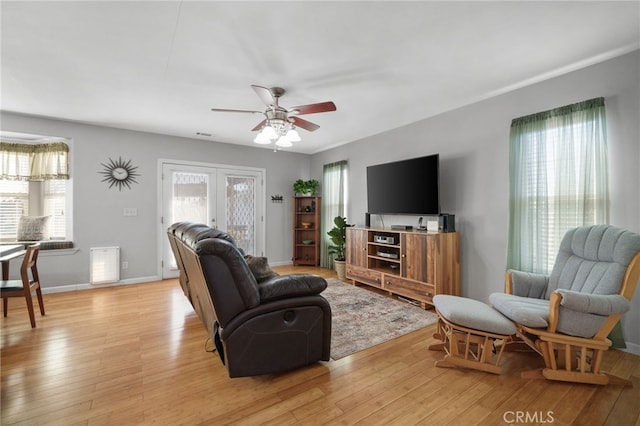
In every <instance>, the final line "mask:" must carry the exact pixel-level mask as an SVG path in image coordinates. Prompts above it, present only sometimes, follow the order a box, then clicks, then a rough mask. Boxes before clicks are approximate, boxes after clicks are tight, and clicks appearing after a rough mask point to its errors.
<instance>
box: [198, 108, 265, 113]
mask: <svg viewBox="0 0 640 426" xmlns="http://www.w3.org/2000/svg"><path fill="white" fill-rule="evenodd" d="M211 111H214V112H248V113H251V114H264V111H249V110H248V109H228V108H211Z"/></svg>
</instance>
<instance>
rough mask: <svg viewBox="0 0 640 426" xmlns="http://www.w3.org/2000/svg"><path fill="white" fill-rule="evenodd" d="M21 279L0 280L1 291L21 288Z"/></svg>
mask: <svg viewBox="0 0 640 426" xmlns="http://www.w3.org/2000/svg"><path fill="white" fill-rule="evenodd" d="M22 289H23V287H22V280H2V281H0V290H1V291H19V290H22Z"/></svg>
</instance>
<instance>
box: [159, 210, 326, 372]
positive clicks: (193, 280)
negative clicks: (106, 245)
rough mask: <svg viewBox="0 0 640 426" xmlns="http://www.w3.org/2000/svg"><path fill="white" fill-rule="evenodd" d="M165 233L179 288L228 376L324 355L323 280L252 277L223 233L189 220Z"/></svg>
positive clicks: (275, 368) (303, 362) (311, 360)
mask: <svg viewBox="0 0 640 426" xmlns="http://www.w3.org/2000/svg"><path fill="white" fill-rule="evenodd" d="M167 234H168V237H169V242H170V244H171V249H172V251H173V254H174V256H175V258H176V262H177V264H178V268H179V270H180V278H179V281H180V286H181V287H182V290H183V292H184V294H185V296H186V297H187V298H188V299H189V301H190V302H191V305H192V306H193V308H194V310H195V311H196V313H197V315H198V316H199V318H200V320H201V321H202V323H203V324H204V326H205V328H206V330H207V333H208V334H209V336H210V338H211V339H212V340H213V342H214V343H215V345H216V348H217V352H218V354H219V356H220V359H221V361H222V363H223V364H224V365H225V366H226V368H227V371H228V373H229V376H230V377H242V376H255V375H261V374H271V373H277V372H281V371H287V370H292V369H295V368H299V367H303V366H306V365H309V364H312V363H315V362H317V361H328V360H329V356H330V345H331V307H330V305H329V303H328V302H327V301H326V299H324V298H323V297H322V296H321V295H320V293H321V292H322V291H323V290H324V289H325V288H326V286H327V282H326V280H325V279H324V278H322V277H319V276H316V275H310V274H292V275H284V276H273V277H270V278H268V279H265V280H264V281H262V282H260V283H258V281H257V280H256V278H255V276H254V274H253V273H252V271H251V269H250V267H249V265H248V263H247V261H246V259H245V254H244V253H243V252H242V249H240V248H238V247H237V246H236V243H235V241H234V239H233V237H232V236H231V235H229V234H227V233H226V232H222V231H219V230H216V229H212V228H210V227H208V226H206V225H202V224H197V223H192V222H178V223H175V224H173V225H171V226H170V227H169V228H168V230H167Z"/></svg>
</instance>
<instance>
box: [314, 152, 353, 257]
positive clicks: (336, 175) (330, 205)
mask: <svg viewBox="0 0 640 426" xmlns="http://www.w3.org/2000/svg"><path fill="white" fill-rule="evenodd" d="M346 206H347V161H346V160H345V161H338V162H336V163H331V164H325V165H324V168H323V172H322V224H321V226H320V237H321V238H320V240H321V242H320V266H322V267H323V268H333V257H332V256H331V255H330V254H329V245H330V241H329V236H328V235H327V232H329V230H330V229H331V228H333V219H334V218H335V217H336V216H346V214H347V210H346Z"/></svg>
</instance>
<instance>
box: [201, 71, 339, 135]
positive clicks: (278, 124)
mask: <svg viewBox="0 0 640 426" xmlns="http://www.w3.org/2000/svg"><path fill="white" fill-rule="evenodd" d="M251 87H252V88H253V90H254V91H255V92H256V94H257V95H258V97H259V98H260V100H261V101H262V102H263V103H264V104H265V105H266V106H267V109H266V110H265V111H252V110H243V109H228V108H211V111H215V112H242V113H250V114H263V115H264V116H265V119H264V120H262V121H261V122H260V123H258V125H256V126H255V127H254V128H253V129H251V130H252V131H258V130H259V131H260V133H258V136H256V138H255V139H254V142H256V143H259V144H270V143H271V142H272V141H275V142H276V145H277V146H281V147H286V146H291V142H298V141H300V140H301V139H300V135H298V132H297V131H296V130H295V129H296V127H300V128H301V129H305V130H307V131H309V132H313V131H315V130H318V129H319V128H320V126H318V125H317V124H314V123H312V122H310V121H307V120H304V119H302V118H300V117H299V116H300V115H304V114H317V113H320V112H329V111H335V110H336V105H335V104H334V103H333V102H320V103H317V104H308V105H299V106H295V107H292V108H288V109H287V108H283V107H281V106H280V104H279V103H278V99H279V98H280V97H281V96H282V95H284V93H285V90H284V89H283V88H282V87H272V88H267V87H262V86H257V85H253V84H252V85H251Z"/></svg>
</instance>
